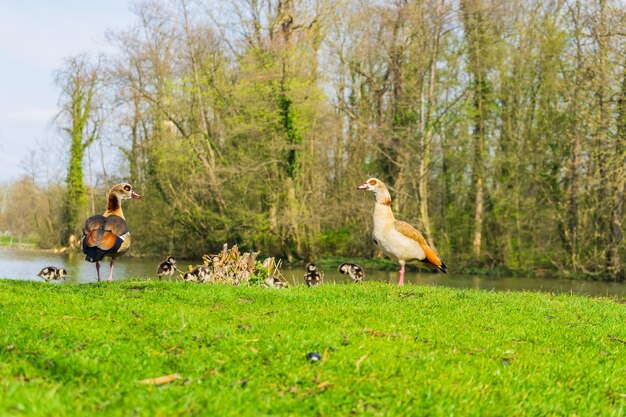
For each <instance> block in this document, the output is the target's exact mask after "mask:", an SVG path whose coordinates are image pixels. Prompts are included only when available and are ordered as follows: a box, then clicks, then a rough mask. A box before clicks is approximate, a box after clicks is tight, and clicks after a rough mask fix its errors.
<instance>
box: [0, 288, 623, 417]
mask: <svg viewBox="0 0 626 417" xmlns="http://www.w3.org/2000/svg"><path fill="white" fill-rule="evenodd" d="M0 305H1V307H0V308H1V310H0V313H1V315H0V384H1V387H2V388H1V392H0V396H1V397H2V401H0V415H3V416H7V415H9V416H12V415H29V416H31V415H37V416H39V415H47V416H74V415H96V414H98V415H113V416H130V415H138V416H159V415H163V416H179V415H180V416H187V415H198V416H204V415H219V416H233V415H237V416H258V415H293V416H305V415H323V416H331V415H339V416H346V415H351V414H361V413H363V414H365V415H430V416H440V415H441V416H443V415H445V416H504V415H506V416H527V415H537V416H545V415H554V416H561V415H579V416H592V415H598V416H623V415H625V413H626V378H625V376H626V327H625V326H624V323H626V304H623V303H622V302H621V301H620V300H610V299H592V298H585V297H578V296H571V295H557V296H555V295H550V294H542V293H492V292H481V291H471V290H465V291H460V290H454V289H449V288H441V287H437V288H434V287H420V286H407V287H405V288H397V287H393V286H389V285H386V284H380V283H370V282H368V283H367V284H365V285H362V286H361V285H327V286H323V287H318V288H306V287H294V288H288V289H284V290H270V289H264V288H234V287H225V286H210V285H189V284H187V285H186V284H184V283H172V282H116V283H113V284H101V285H47V284H45V283H33V282H14V281H0ZM312 351H316V352H319V353H320V354H321V355H322V356H323V359H322V360H321V361H319V362H314V363H311V362H309V361H307V359H306V354H307V353H308V352H312ZM172 374H179V375H180V379H176V380H174V381H172V382H169V383H164V384H150V383H145V384H144V383H140V381H142V380H146V379H148V380H149V379H151V378H155V377H159V376H164V375H172ZM144 382H155V381H144Z"/></svg>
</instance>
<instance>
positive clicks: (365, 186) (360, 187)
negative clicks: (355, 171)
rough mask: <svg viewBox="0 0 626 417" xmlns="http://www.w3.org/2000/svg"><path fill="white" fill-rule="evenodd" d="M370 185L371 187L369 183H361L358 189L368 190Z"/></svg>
mask: <svg viewBox="0 0 626 417" xmlns="http://www.w3.org/2000/svg"><path fill="white" fill-rule="evenodd" d="M368 187H369V186H368V185H367V183H365V184H361V185H359V186H358V187H357V188H356V189H357V190H367V189H368Z"/></svg>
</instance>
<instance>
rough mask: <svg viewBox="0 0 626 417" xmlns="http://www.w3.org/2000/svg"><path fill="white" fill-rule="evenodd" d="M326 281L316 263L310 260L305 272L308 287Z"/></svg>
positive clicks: (305, 281)
mask: <svg viewBox="0 0 626 417" xmlns="http://www.w3.org/2000/svg"><path fill="white" fill-rule="evenodd" d="M323 282H324V276H323V275H322V274H321V273H320V272H319V271H318V270H317V267H316V266H315V264H314V263H312V262H309V263H308V264H307V265H306V271H305V272H304V283H305V284H306V285H307V287H312V286H314V285H318V284H321V283H323Z"/></svg>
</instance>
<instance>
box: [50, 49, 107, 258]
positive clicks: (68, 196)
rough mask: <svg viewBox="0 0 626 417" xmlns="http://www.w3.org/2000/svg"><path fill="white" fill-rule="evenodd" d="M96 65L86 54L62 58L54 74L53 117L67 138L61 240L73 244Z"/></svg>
mask: <svg viewBox="0 0 626 417" xmlns="http://www.w3.org/2000/svg"><path fill="white" fill-rule="evenodd" d="M99 71H100V68H99V63H98V64H92V63H90V62H89V60H88V58H87V57H86V56H84V55H83V56H77V57H73V58H69V59H67V60H66V62H65V64H64V66H63V68H62V69H60V70H59V71H58V72H57V74H56V79H55V81H56V84H57V86H58V87H59V88H60V89H61V98H60V105H61V108H62V110H61V112H60V113H59V115H58V116H57V120H58V121H59V123H60V124H62V125H63V126H62V129H63V131H64V132H65V133H66V134H67V136H68V139H69V151H70V155H69V163H68V170H67V177H66V184H67V188H66V192H65V198H64V204H63V226H62V230H63V232H62V236H61V239H62V242H64V243H67V244H69V245H70V246H71V245H73V244H75V243H76V241H77V240H76V236H77V232H78V227H79V223H80V221H81V220H82V219H83V218H84V217H86V214H87V192H86V190H85V184H84V182H83V157H84V153H85V149H86V148H87V147H88V146H89V145H90V144H91V143H92V142H93V141H94V139H95V138H96V136H97V134H98V127H99V123H98V121H97V119H96V95H97V89H98V87H99V81H100V79H99V77H100V74H99Z"/></svg>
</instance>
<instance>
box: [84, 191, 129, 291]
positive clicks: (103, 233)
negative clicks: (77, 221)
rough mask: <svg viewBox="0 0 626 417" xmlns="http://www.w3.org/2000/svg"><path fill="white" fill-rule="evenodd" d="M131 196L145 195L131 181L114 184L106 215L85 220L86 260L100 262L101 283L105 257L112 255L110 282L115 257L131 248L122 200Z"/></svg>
mask: <svg viewBox="0 0 626 417" xmlns="http://www.w3.org/2000/svg"><path fill="white" fill-rule="evenodd" d="M129 198H141V196H140V195H139V194H137V193H136V192H135V191H133V187H132V186H131V185H130V184H127V183H121V184H117V185H115V186H113V188H111V190H110V191H109V194H108V204H107V209H106V211H105V212H104V214H102V215H100V214H96V215H95V216H91V217H90V218H88V219H87V220H86V221H85V225H84V226H83V238H82V240H81V248H82V249H83V253H84V254H85V255H86V256H85V260H86V261H88V262H95V263H96V272H97V273H98V282H100V261H101V260H102V258H104V257H105V256H110V257H111V263H110V264H109V265H110V271H109V281H113V267H114V266H115V258H117V257H118V256H121V255H123V254H124V253H125V252H126V251H127V250H128V248H130V232H129V231H128V224H127V223H126V219H125V218H124V213H123V212H122V202H123V201H124V200H127V199H129Z"/></svg>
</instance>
